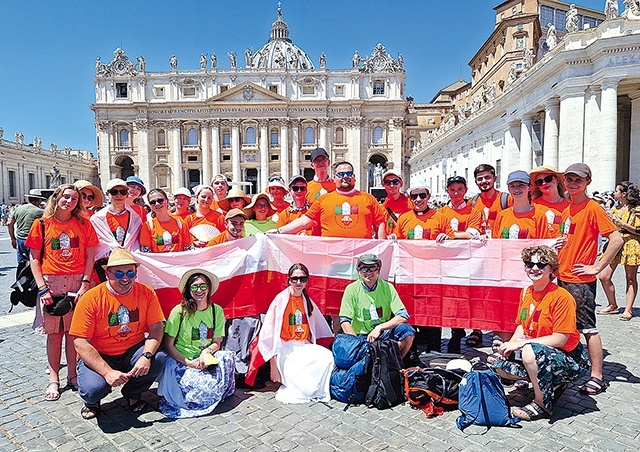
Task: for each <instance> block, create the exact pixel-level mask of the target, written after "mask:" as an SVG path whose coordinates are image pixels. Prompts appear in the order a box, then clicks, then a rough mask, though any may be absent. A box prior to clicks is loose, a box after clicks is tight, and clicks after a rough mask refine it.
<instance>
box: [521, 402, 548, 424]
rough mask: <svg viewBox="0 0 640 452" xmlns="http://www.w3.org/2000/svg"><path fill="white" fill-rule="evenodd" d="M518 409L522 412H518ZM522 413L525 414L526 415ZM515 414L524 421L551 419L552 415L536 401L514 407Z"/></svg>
mask: <svg viewBox="0 0 640 452" xmlns="http://www.w3.org/2000/svg"><path fill="white" fill-rule="evenodd" d="M517 411H519V412H520V413H521V414H518V413H517ZM522 414H524V416H523V415H522ZM513 415H514V416H518V417H519V418H520V419H522V420H523V421H537V420H538V419H549V418H550V417H551V413H549V412H547V411H546V410H545V409H544V408H542V407H541V406H540V405H538V404H537V403H536V402H531V403H530V404H528V405H525V406H523V407H520V408H514V409H513Z"/></svg>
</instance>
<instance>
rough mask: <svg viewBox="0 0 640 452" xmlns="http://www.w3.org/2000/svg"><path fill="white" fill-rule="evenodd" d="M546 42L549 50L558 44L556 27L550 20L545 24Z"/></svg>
mask: <svg viewBox="0 0 640 452" xmlns="http://www.w3.org/2000/svg"><path fill="white" fill-rule="evenodd" d="M545 42H546V43H547V48H548V49H549V50H551V49H553V48H554V47H555V46H557V45H558V36H557V35H556V27H555V25H553V24H552V23H551V22H549V23H548V24H547V38H546V40H545Z"/></svg>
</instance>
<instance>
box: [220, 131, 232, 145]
mask: <svg viewBox="0 0 640 452" xmlns="http://www.w3.org/2000/svg"><path fill="white" fill-rule="evenodd" d="M222 145H223V146H231V134H230V133H229V132H224V133H223V134H222Z"/></svg>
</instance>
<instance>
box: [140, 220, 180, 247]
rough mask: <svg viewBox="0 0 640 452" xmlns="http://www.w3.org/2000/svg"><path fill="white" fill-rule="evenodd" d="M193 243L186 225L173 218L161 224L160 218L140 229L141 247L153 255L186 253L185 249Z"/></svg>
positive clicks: (143, 224)
mask: <svg viewBox="0 0 640 452" xmlns="http://www.w3.org/2000/svg"><path fill="white" fill-rule="evenodd" d="M190 243H191V234H190V233H189V230H188V229H187V226H186V224H185V223H184V222H183V221H182V220H179V219H177V218H174V217H171V219H170V220H169V221H167V222H164V223H161V222H160V220H158V218H153V219H151V221H145V222H144V223H142V228H141V229H140V246H146V247H147V248H150V249H151V252H152V253H168V252H171V251H184V247H185V246H187V245H189V244H190Z"/></svg>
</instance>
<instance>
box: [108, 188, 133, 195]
mask: <svg viewBox="0 0 640 452" xmlns="http://www.w3.org/2000/svg"><path fill="white" fill-rule="evenodd" d="M109 194H110V195H111V196H116V195H122V196H126V195H128V194H129V189H128V188H121V189H120V190H118V189H117V188H112V189H111V190H109Z"/></svg>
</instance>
